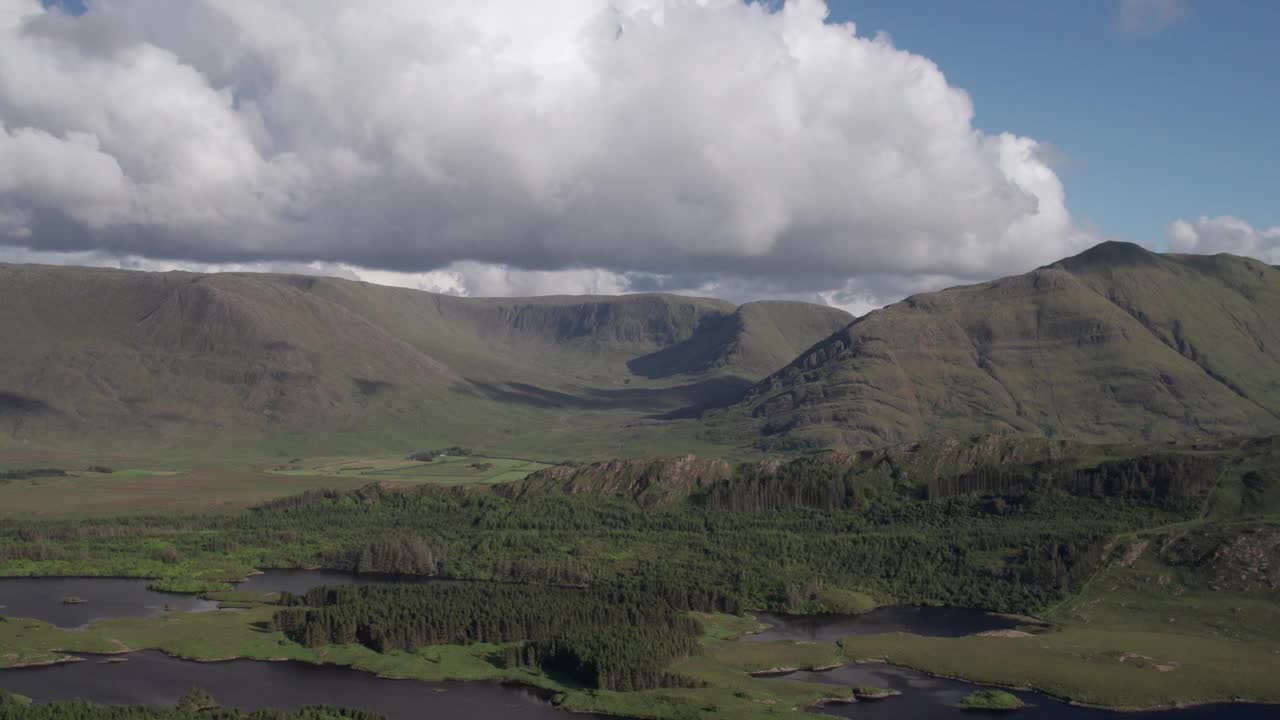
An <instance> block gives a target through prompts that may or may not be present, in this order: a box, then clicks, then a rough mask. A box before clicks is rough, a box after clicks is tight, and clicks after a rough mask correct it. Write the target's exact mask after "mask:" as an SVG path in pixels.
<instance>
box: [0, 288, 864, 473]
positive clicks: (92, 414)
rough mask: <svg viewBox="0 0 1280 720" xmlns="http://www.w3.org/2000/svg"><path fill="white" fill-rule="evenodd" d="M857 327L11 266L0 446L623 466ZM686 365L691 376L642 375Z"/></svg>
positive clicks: (620, 306)
mask: <svg viewBox="0 0 1280 720" xmlns="http://www.w3.org/2000/svg"><path fill="white" fill-rule="evenodd" d="M769 305H772V304H769ZM746 307H748V308H750V306H746ZM849 319H850V318H849V316H848V315H847V314H846V313H843V312H841V311H839V310H834V309H831V308H826V307H821V306H816V305H805V304H799V303H794V304H785V306H782V305H780V307H779V309H776V310H775V309H767V310H765V311H758V310H757V309H755V308H750V309H747V310H743V309H741V308H736V307H735V306H734V305H732V304H730V303H725V302H722V301H718V300H707V299H701V298H686V297H680V296H671V295H629V296H622V297H545V298H528V299H470V298H456V297H450V296H443V295H436V294H431V293H425V292H419V291H413V290H404V289H397V288H387V287H382V286H378V285H371V284H368V283H358V282H351V281H346V280H339V279H334V278H315V277H300V276H284V275H260V274H217V275H200V274H193V273H140V272H130V271H119V270H105V269H92V268H66V267H43V266H3V265H0V336H3V337H6V338H10V339H12V341H10V342H6V343H3V344H0V447H3V446H4V445H6V444H8V445H14V444H21V445H28V444H36V445H52V446H64V445H80V444H84V443H88V444H91V445H109V446H112V447H124V448H152V447H166V446H170V447H182V446H187V447H190V446H191V445H192V444H193V441H195V440H197V439H198V440H199V444H202V445H204V444H207V445H210V446H212V447H221V448H227V447H230V448H236V447H243V446H247V445H252V446H255V447H256V448H258V449H269V448H271V447H276V448H279V451H280V452H285V451H286V449H292V448H298V449H299V450H303V449H306V450H317V449H322V450H330V451H335V452H336V451H342V450H352V449H364V448H368V449H394V450H400V449H403V448H404V447H409V448H413V447H416V446H417V445H419V444H420V443H423V442H426V441H427V440H431V441H434V442H444V443H446V444H453V443H467V444H485V443H500V444H506V445H507V446H515V447H519V443H518V442H514V445H513V440H512V439H513V438H516V437H518V436H520V435H523V434H527V435H530V436H532V435H535V434H541V435H544V436H545V435H548V434H555V433H557V432H558V433H560V434H562V435H563V436H564V437H565V438H571V439H572V440H571V441H566V442H567V443H568V444H566V445H564V446H563V447H565V448H569V449H573V448H575V447H577V446H582V447H585V448H587V450H588V452H589V451H590V449H591V448H592V447H599V448H603V447H605V446H608V447H610V448H613V449H615V450H616V449H617V443H616V442H615V441H614V439H613V436H614V435H619V434H621V435H634V434H636V433H632V432H630V431H627V430H626V426H627V425H628V424H631V423H635V422H644V423H647V424H649V425H655V426H656V421H646V420H645V418H650V417H654V416H658V415H663V414H667V413H671V412H673V411H678V410H680V409H681V408H687V407H691V406H701V405H705V404H708V403H714V402H724V401H726V400H732V399H734V398H736V397H737V396H738V395H739V394H740V393H741V391H742V389H744V388H745V387H747V386H749V385H750V384H751V383H753V382H754V381H756V380H759V379H760V378H762V377H763V376H765V375H766V374H768V372H771V371H772V370H775V369H777V368H778V367H781V366H782V365H784V364H785V363H786V362H787V361H788V360H789V359H790V358H791V357H792V356H794V354H795V352H796V351H797V350H798V349H799V348H803V347H806V346H808V345H810V344H812V343H813V342H816V341H818V340H820V339H821V338H822V337H824V336H826V335H828V334H829V333H831V332H833V331H835V330H837V329H839V328H840V327H841V326H843V325H844V324H846V323H847V322H848V320H849ZM677 347H696V348H698V350H699V351H698V353H697V354H696V355H697V357H696V359H695V360H691V361H688V362H677V363H666V364H655V363H652V362H649V363H646V358H652V357H655V356H661V355H662V354H663V353H666V352H668V351H670V350H671V349H672V348H677ZM629 365H636V366H637V367H639V366H644V367H645V368H646V371H645V372H634V371H633V370H632V369H630V367H629ZM658 365H662V366H661V367H659V366H658ZM588 431H589V432H588ZM624 431H625V432H624ZM664 433H668V429H666V428H659V429H655V430H653V432H650V433H649V434H650V435H653V434H664ZM639 434H640V435H644V434H645V433H643V432H642V433H639ZM589 435H590V436H589ZM548 444H549V445H550V446H552V447H554V446H555V442H554V441H549V443H548ZM645 449H646V450H651V449H652V448H645Z"/></svg>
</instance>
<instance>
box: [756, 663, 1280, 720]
mask: <svg viewBox="0 0 1280 720" xmlns="http://www.w3.org/2000/svg"><path fill="white" fill-rule="evenodd" d="M772 679H786V680H803V681H806V682H817V683H828V684H833V685H841V686H843V687H856V686H859V685H867V686H871V687H883V688H892V689H894V690H897V691H899V692H901V693H902V695H899V696H898V697H891V698H886V699H884V700H870V701H864V702H859V703H855V704H852V705H827V706H826V707H824V708H822V712H823V713H824V714H827V715H836V716H840V717H849V718H859V720H900V719H901V718H912V719H919V720H948V719H950V720H961V719H962V718H970V719H972V718H975V717H995V716H999V717H1010V714H1009V713H1008V712H999V711H993V712H983V711H976V710H964V709H961V708H958V707H955V705H956V703H958V702H959V701H960V698H962V697H964V696H965V695H968V694H969V693H972V692H974V691H975V690H978V689H980V688H979V687H978V686H975V685H971V684H969V683H965V682H960V681H958V680H947V679H944V678H936V677H932V676H929V675H925V674H923V673H918V672H914V671H912V670H907V669H905V668H899V667H894V666H892V665H885V664H882V663H866V664H863V665H845V666H843V667H839V668H836V669H834V670H826V671H823V672H807V671H801V672H794V673H790V674H788V675H782V676H776V677H775V678H772ZM1013 694H1014V695H1017V696H1018V697H1019V698H1021V699H1022V701H1023V702H1025V703H1028V704H1030V705H1034V706H1035V707H1030V708H1023V709H1022V710H1019V711H1017V712H1015V713H1013V714H1012V717H1016V718H1017V717H1021V718H1035V719H1036V720H1263V719H1264V718H1266V719H1267V720H1274V719H1275V718H1276V717H1280V708H1278V707H1276V706H1274V705H1243V704H1222V705H1205V706H1203V707H1197V708H1188V709H1185V710H1162V711H1154V712H1119V711H1115V710H1097V709H1093V708H1084V707H1078V706H1075V705H1068V704H1067V703H1062V702H1058V701H1056V700H1053V699H1051V698H1047V697H1045V696H1043V695H1038V694H1036V693H1028V692H1015V693H1013Z"/></svg>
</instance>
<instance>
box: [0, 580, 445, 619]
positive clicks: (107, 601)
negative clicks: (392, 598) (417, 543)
mask: <svg viewBox="0 0 1280 720" xmlns="http://www.w3.org/2000/svg"><path fill="white" fill-rule="evenodd" d="M147 582H148V581H147V580H134V579H127V578H0V615H9V616H11V617H29V618H36V619H38V620H44V621H45V622H50V623H53V624H54V625H57V626H59V627H67V628H75V627H83V626H85V625H88V624H89V623H91V622H93V621H94V620H97V619H98V618H109V617H140V616H146V615H158V614H160V613H163V612H168V611H175V612H205V611H208V610H217V609H218V604H217V603H216V602H212V601H209V600H202V599H200V598H199V597H196V596H195V595H187V594H182V593H166V592H156V591H155V590H148V589H147ZM405 582H449V581H447V580H432V579H431V578H426V577H424V578H405V577H402V576H394V575H356V574H354V573H346V572H340V571H337V570H268V571H266V572H265V573H262V574H260V575H252V576H250V577H249V579H248V580H246V581H244V582H241V583H237V584H236V589H237V590H256V591H260V592H292V593H299V594H301V593H304V592H306V591H308V590H310V589H311V588H313V587H318V586H320V585H348V584H355V585H377V584H382V583H405ZM72 596H74V597H78V598H81V599H82V600H84V601H85V602H83V603H77V604H66V603H63V602H62V601H63V599H64V598H67V597H72Z"/></svg>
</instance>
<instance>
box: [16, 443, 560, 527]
mask: <svg viewBox="0 0 1280 720" xmlns="http://www.w3.org/2000/svg"><path fill="white" fill-rule="evenodd" d="M120 459H121V460H125V461H126V462H134V463H147V462H148V461H147V460H145V459H140V458H133V457H126V458H120ZM58 462H61V463H63V464H62V465H59V464H55V463H58ZM150 462H156V461H150ZM477 464H487V465H491V466H492V467H488V468H477V467H473V465H477ZM68 466H69V467H87V465H86V462H85V460H84V458H82V457H39V458H30V459H27V460H26V461H25V462H14V461H12V460H5V461H0V469H8V468H10V467H12V468H19V467H26V468H30V467H68ZM111 467H113V468H116V469H115V471H114V472H110V473H99V472H90V471H87V470H70V469H68V474H67V476H66V477H38V478H29V479H23V480H9V481H5V482H0V512H4V513H12V514H29V515H40V516H53V515H58V516H97V517H101V516H110V515H130V514H149V513H171V512H216V511H220V510H233V509H237V508H243V507H247V506H250V505H254V504H257V503H260V502H263V501H265V500H270V499H272V498H277V497H284V496H287V495H296V494H298V493H302V492H306V491H307V490H318V489H333V490H351V489H354V488H358V487H361V486H363V485H368V484H369V483H374V482H378V483H388V484H393V485H418V484H423V483H436V484H442V485H461V484H483V485H489V484H493V483H502V482H512V481H515V480H520V479H522V478H524V477H525V476H526V475H528V474H529V473H531V472H534V471H536V470H539V469H541V468H544V467H548V465H547V464H545V463H539V462H534V461H531V460H519V459H512V458H490V457H483V456H478V455H477V456H469V457H444V458H439V459H437V460H435V461H434V462H431V463H414V462H409V461H406V460H405V459H404V458H403V457H400V456H397V457H385V456H384V457H354V458H352V457H342V458H334V457H326V458H317V459H310V458H307V459H301V458H300V459H298V462H294V463H288V462H286V463H259V464H256V465H248V464H245V465H242V466H236V465H228V466H223V467H219V466H213V467H207V466H202V464H197V465H195V466H191V465H188V464H186V463H183V462H177V463H172V464H163V465H161V464H156V465H147V464H139V465H134V466H119V465H112V466H111Z"/></svg>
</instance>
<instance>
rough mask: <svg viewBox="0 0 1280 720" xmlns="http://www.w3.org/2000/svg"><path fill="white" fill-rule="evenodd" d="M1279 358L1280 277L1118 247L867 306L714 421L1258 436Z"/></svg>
mask: <svg viewBox="0 0 1280 720" xmlns="http://www.w3.org/2000/svg"><path fill="white" fill-rule="evenodd" d="M1278 363H1280V272H1277V271H1276V270H1275V269H1274V268H1271V267H1269V266H1266V265H1263V264H1261V263H1258V262H1256V261H1253V260H1249V259H1246V258H1239V257H1233V256H1227V255H1218V256H1213V257H1205V256H1179V255H1157V254H1154V253H1151V252H1148V251H1146V250H1143V249H1142V248H1139V247H1138V246H1136V245H1129V244H1124V243H1104V244H1102V245H1099V246H1097V247H1095V248H1093V249H1092V250H1090V251H1088V252H1086V253H1084V254H1082V255H1080V256H1077V257H1075V258H1071V259H1068V260H1064V261H1062V262H1059V263H1056V264H1054V265H1052V266H1049V267H1045V268H1040V269H1038V270H1035V271H1032V272H1030V273H1027V274H1025V275H1019V276H1015V277H1009V278H1002V279H1000V280H995V281H992V282H989V283H983V284H980V285H972V286H967V287H957V288H952V289H949V290H944V291H941V292H937V293H930V294H926V295H918V296H914V297H911V298H908V299H906V300H904V301H903V302H900V303H897V304H895V305H891V306H889V307H886V308H884V309H882V310H877V311H875V312H872V313H870V314H868V315H866V316H863V317H861V318H859V319H857V320H855V321H854V322H853V323H852V324H850V325H849V326H848V327H847V328H845V329H844V330H842V331H840V332H838V333H836V334H834V335H832V336H831V337H829V338H827V339H826V340H824V341H823V342H821V343H819V344H818V345H816V346H814V347H813V348H812V349H810V350H809V351H807V352H805V353H804V354H802V355H801V356H800V357H798V358H797V359H796V360H795V361H793V362H792V363H791V364H790V365H788V366H787V367H786V368H784V369H783V370H781V371H779V372H777V373H775V374H774V375H772V376H770V377H769V378H768V379H766V380H764V381H763V382H761V383H759V384H758V385H756V386H755V387H753V388H752V389H751V390H750V391H748V393H747V394H746V396H745V398H744V400H743V401H742V402H741V403H739V404H738V405H737V406H736V407H734V408H732V409H730V410H728V411H726V412H724V413H720V414H718V415H717V416H716V417H715V418H713V420H714V422H715V423H716V424H718V425H719V426H721V427H722V428H723V429H724V430H725V432H733V431H739V430H741V428H744V427H745V428H747V429H748V431H747V432H746V433H744V435H743V437H748V436H750V435H751V434H752V433H758V434H759V435H763V436H764V437H766V438H774V442H775V443H776V444H779V445H781V446H791V447H797V446H799V447H803V446H804V445H806V444H816V445H835V446H852V447H874V446H879V445H885V444H893V443H901V442H909V441H915V440H918V439H921V438H928V437H933V436H943V437H964V436H967V435H969V434H972V433H979V432H1003V433H1033V434H1042V435H1046V436H1051V437H1068V438H1074V439H1079V440H1091V441H1111V440H1129V441H1133V440H1141V441H1157V440H1169V439H1194V438H1198V437H1205V436H1213V435H1233V434H1248V433H1253V432H1258V431H1260V430H1275V429H1277V428H1280V415H1278V413H1280V390H1278V389H1277V388H1278V387H1280V365H1278ZM784 440H785V442H782V441H784Z"/></svg>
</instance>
